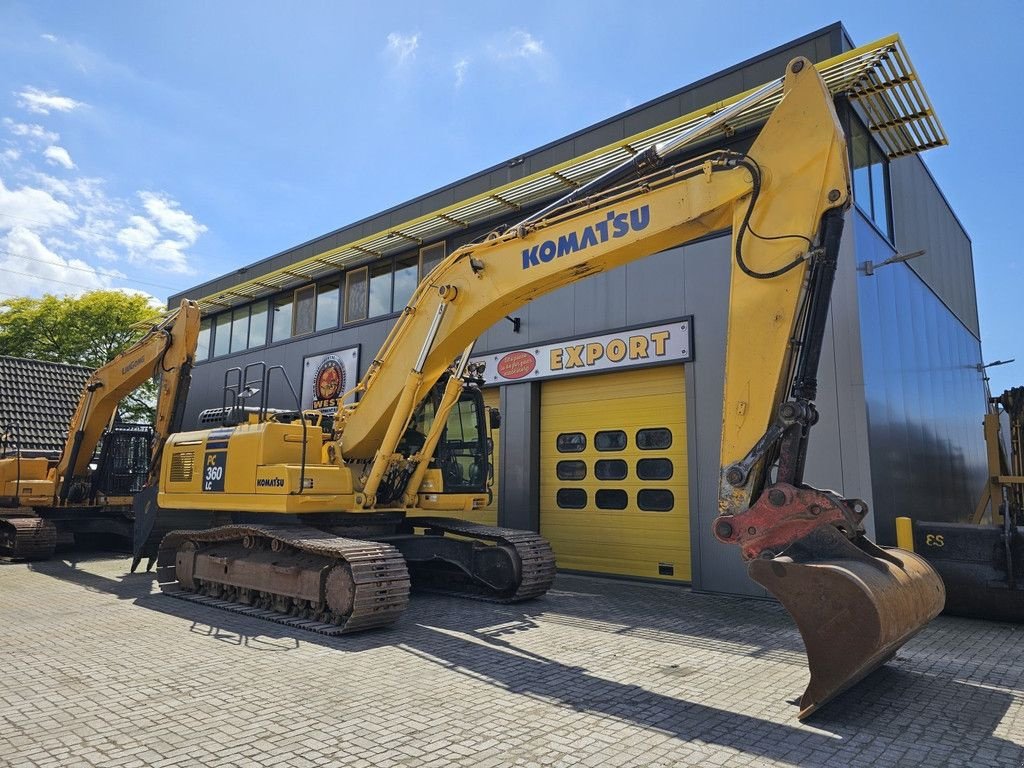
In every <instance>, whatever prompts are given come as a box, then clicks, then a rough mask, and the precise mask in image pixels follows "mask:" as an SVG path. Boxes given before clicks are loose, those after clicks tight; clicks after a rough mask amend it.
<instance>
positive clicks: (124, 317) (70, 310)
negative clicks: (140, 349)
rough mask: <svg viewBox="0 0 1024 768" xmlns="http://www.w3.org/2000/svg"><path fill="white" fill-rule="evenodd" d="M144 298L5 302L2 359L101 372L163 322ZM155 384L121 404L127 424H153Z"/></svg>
mask: <svg viewBox="0 0 1024 768" xmlns="http://www.w3.org/2000/svg"><path fill="white" fill-rule="evenodd" d="M160 314H161V313H160V310H158V309H156V308H154V307H153V306H152V305H151V304H150V302H149V300H148V299H147V298H146V297H145V296H140V295H138V294H127V293H122V292H121V291H89V292H88V293H83V294H82V295H80V296H51V295H49V294H47V295H46V296H43V297H42V298H41V299H30V298H15V299H5V300H3V301H0V355H9V356H12V357H28V358H32V359H35V360H47V361H49V362H55V363H73V364H76V365H84V366H87V367H89V368H99V367H100V366H101V365H104V364H105V363H108V362H110V361H111V360H113V359H114V358H115V357H116V356H117V355H118V354H119V353H120V352H121V351H123V350H124V349H126V348H127V347H129V346H131V345H132V344H133V343H135V342H136V341H137V340H138V339H139V338H140V337H141V336H142V335H143V334H144V333H145V332H146V331H147V330H148V328H149V325H150V324H151V323H153V322H154V321H155V320H156V319H157V318H159V317H160ZM155 403H156V383H155V382H153V381H150V382H147V383H146V384H144V385H143V386H141V387H139V388H138V389H137V390H135V392H133V393H132V394H131V395H129V396H128V397H127V398H125V400H124V401H123V402H122V403H121V415H122V417H123V418H124V419H125V420H126V421H151V420H152V419H153V413H154V407H155Z"/></svg>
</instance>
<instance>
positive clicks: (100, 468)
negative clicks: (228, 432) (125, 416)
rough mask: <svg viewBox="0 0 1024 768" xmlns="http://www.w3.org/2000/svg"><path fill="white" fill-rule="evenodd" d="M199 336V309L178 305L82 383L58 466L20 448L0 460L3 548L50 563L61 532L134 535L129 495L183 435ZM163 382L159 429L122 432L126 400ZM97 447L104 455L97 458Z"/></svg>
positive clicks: (129, 428)
mask: <svg viewBox="0 0 1024 768" xmlns="http://www.w3.org/2000/svg"><path fill="white" fill-rule="evenodd" d="M198 338H199V308H198V307H197V306H196V304H195V303H194V302H190V301H183V302H182V304H181V307H180V308H179V309H178V310H177V311H175V312H174V313H172V314H171V315H169V316H168V317H167V318H165V319H164V320H162V321H161V322H160V323H158V324H157V325H155V326H153V328H151V329H150V330H149V331H148V332H147V333H146V335H145V336H143V338H142V339H140V340H139V341H138V342H136V343H135V344H134V345H132V346H131V347H130V348H128V349H127V350H125V351H124V352H122V353H121V354H119V355H118V356H117V357H115V358H114V359H113V360H111V361H110V362H109V363H107V364H106V365H103V366H101V367H100V368H98V369H96V371H95V372H93V373H92V375H90V376H89V378H88V379H87V380H86V383H85V385H84V387H83V388H82V394H81V397H80V398H79V401H78V407H77V409H76V410H75V414H74V416H73V417H72V419H71V423H70V425H69V427H68V435H67V440H66V442H65V444H64V449H63V450H62V451H61V453H60V456H59V457H58V458H57V460H56V461H50V460H49V459H46V458H45V457H39V458H27V457H23V456H21V455H20V453H19V452H18V451H17V450H16V447H15V450H14V451H13V453H14V455H13V456H4V457H3V458H0V551H2V552H4V553H5V554H7V555H9V556H11V557H15V558H19V559H29V560H45V559H47V558H49V557H50V556H51V555H52V554H53V551H54V547H55V545H56V543H57V540H58V535H59V534H61V533H72V534H73V533H75V532H76V531H77V532H80V531H98V530H99V531H103V532H117V533H119V534H120V535H122V536H124V537H126V538H129V539H130V538H131V530H132V504H133V497H134V495H135V493H137V492H138V491H139V490H141V488H142V487H143V484H144V483H145V482H146V480H147V478H148V477H149V475H150V473H151V472H159V465H160V456H161V454H162V450H163V444H164V440H165V439H166V438H167V436H168V435H169V434H171V433H172V432H174V431H177V430H179V429H180V428H181V417H182V413H183V408H184V404H185V396H186V394H187V392H188V385H189V380H190V372H191V370H192V364H193V362H194V360H195V350H196V343H197V341H198ZM155 376H159V377H160V389H159V394H158V401H157V416H156V423H155V424H154V425H153V427H152V428H150V427H149V425H120V424H118V423H117V421H116V415H117V408H118V405H119V404H120V403H121V401H122V400H123V399H124V398H125V397H126V396H128V395H129V394H130V393H131V392H132V391H133V390H134V389H136V388H137V387H138V386H139V385H140V384H142V383H143V382H145V381H146V380H148V379H150V378H153V377H155ZM97 447H99V451H98V452H97Z"/></svg>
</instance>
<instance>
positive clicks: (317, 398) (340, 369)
mask: <svg viewBox="0 0 1024 768" xmlns="http://www.w3.org/2000/svg"><path fill="white" fill-rule="evenodd" d="M357 381H359V347H349V348H347V349H342V350H338V351H337V352H329V353H327V354H325V355H314V356H313V357H307V358H306V359H305V360H304V361H303V363H302V408H303V410H307V409H313V410H317V411H322V412H323V413H325V414H326V415H328V416H333V415H334V414H335V413H336V412H337V410H338V404H339V401H340V399H341V396H342V395H343V394H345V392H347V391H348V390H350V389H352V387H354V386H355V384H356V382H357ZM346 402H348V403H351V402H353V399H352V397H351V396H350V397H349V399H348V400H347V401H346Z"/></svg>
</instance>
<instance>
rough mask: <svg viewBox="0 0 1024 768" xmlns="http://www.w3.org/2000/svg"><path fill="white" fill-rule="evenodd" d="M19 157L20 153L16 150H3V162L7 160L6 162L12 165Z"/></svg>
mask: <svg viewBox="0 0 1024 768" xmlns="http://www.w3.org/2000/svg"><path fill="white" fill-rule="evenodd" d="M19 157H21V152H20V151H18V150H17V149H13V148H11V149H5V150H4V160H7V161H8V162H11V163H13V162H14V161H16V160H17V159H18V158H19Z"/></svg>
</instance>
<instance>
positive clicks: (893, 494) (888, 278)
mask: <svg viewBox="0 0 1024 768" xmlns="http://www.w3.org/2000/svg"><path fill="white" fill-rule="evenodd" d="M856 218H857V222H856V237H857V252H858V257H859V258H860V259H861V260H865V259H871V260H872V261H874V262H876V263H877V262H880V261H884V260H885V259H886V258H888V257H889V256H891V255H892V253H893V251H892V248H891V247H890V246H889V244H888V243H886V242H885V241H884V240H883V239H882V238H881V237H880V236H879V235H878V233H877V232H876V231H875V229H874V228H873V227H872V226H871V225H870V224H868V223H867V221H866V220H864V219H863V218H862V217H861V216H860V214H857V217H856ZM939 277H940V278H941V279H942V280H945V279H946V277H947V276H946V275H939ZM971 285H973V282H972V283H971ZM857 295H858V297H859V302H860V317H861V335H862V339H863V344H862V350H863V356H864V378H865V384H866V387H865V402H866V403H867V415H868V420H867V423H868V430H869V445H870V449H871V471H872V477H873V478H874V486H873V490H874V518H875V525H876V527H877V533H878V538H879V540H880V541H881V542H882V543H885V544H894V543H895V523H894V519H895V518H896V517H897V516H899V515H909V516H910V517H916V518H917V519H923V520H946V521H959V522H963V521H965V520H966V518H967V517H969V516H970V514H971V512H972V511H973V510H974V505H975V504H976V503H977V501H978V495H979V494H980V493H981V489H982V484H983V483H984V480H985V442H984V438H983V435H982V417H983V415H984V412H985V390H984V384H983V382H982V374H981V373H980V372H979V371H978V370H977V368H976V366H977V364H978V363H979V362H981V343H980V342H979V341H978V339H977V338H976V337H975V335H974V334H973V333H972V332H971V330H969V329H968V327H967V326H966V325H964V324H963V323H962V322H961V321H960V320H959V319H958V318H957V317H956V316H955V315H953V314H952V313H951V312H950V311H949V309H948V308H947V307H946V306H945V305H944V304H943V302H942V301H941V300H940V297H939V296H938V295H936V292H933V291H932V290H931V289H930V288H929V286H928V285H927V284H925V282H924V281H923V280H922V279H921V277H920V275H918V273H917V272H915V271H914V270H912V269H910V268H909V266H907V265H906V264H892V265H890V266H887V267H883V268H882V269H879V270H877V271H876V272H875V274H874V275H871V276H867V275H863V274H862V275H861V276H860V277H859V278H858V285H857Z"/></svg>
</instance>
